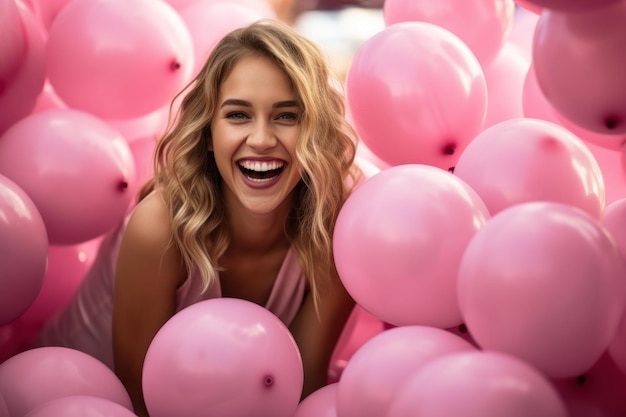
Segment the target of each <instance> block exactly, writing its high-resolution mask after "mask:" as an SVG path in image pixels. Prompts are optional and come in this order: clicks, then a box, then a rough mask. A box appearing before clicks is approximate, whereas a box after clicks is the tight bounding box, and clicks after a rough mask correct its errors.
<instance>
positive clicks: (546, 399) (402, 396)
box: [339, 351, 568, 417]
mask: <svg viewBox="0 0 626 417" xmlns="http://www.w3.org/2000/svg"><path fill="white" fill-rule="evenodd" d="M385 416H386V417H415V416H424V417H426V416H428V417H450V416H464V417H529V416H533V417H567V416H568V412H567V408H566V406H565V404H564V403H563V400H561V398H560V397H559V394H558V392H557V391H556V389H555V388H554V387H553V386H552V384H551V383H550V381H549V380H548V379H546V377H545V376H543V375H542V374H541V373H540V372H539V371H537V369H535V368H534V367H533V366H531V365H530V364H528V363H526V362H523V361H521V360H519V359H518V358H515V357H513V356H510V355H505V354H502V353H498V352H480V351H470V352H456V353H450V354H448V355H444V356H441V357H439V358H437V359H434V360H432V361H431V362H428V363H426V364H425V365H424V366H423V367H421V368H418V369H417V370H416V371H415V372H414V373H413V374H412V375H410V376H409V377H408V378H407V381H406V382H405V383H404V384H403V386H401V387H400V388H399V389H398V391H397V392H396V394H395V397H394V400H393V402H392V404H391V406H390V409H389V412H388V413H387V414H385ZM339 417H341V416H339Z"/></svg>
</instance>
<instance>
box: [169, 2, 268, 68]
mask: <svg viewBox="0 0 626 417" xmlns="http://www.w3.org/2000/svg"><path fill="white" fill-rule="evenodd" d="M180 15H181V17H182V18H183V20H184V21H185V24H186V25H187V28H188V29H189V32H190V33H191V38H192V40H193V45H194V51H195V53H194V62H195V65H194V70H193V73H194V74H197V73H198V72H199V71H200V69H202V67H203V66H204V63H205V61H206V60H207V58H208V57H209V54H210V53H211V51H212V50H213V48H214V47H215V45H216V44H217V42H218V41H219V40H220V39H221V38H222V37H224V35H226V34H227V33H228V32H230V31H232V30H235V29H238V28H240V27H244V26H247V25H249V24H250V23H252V22H254V21H256V20H259V19H261V18H269V17H271V16H272V15H269V14H268V15H262V14H260V12H259V11H257V10H255V9H253V8H251V7H248V6H246V5H244V4H242V3H241V2H229V3H227V2H225V1H216V0H199V1H195V2H193V3H191V4H189V5H187V6H186V7H184V8H182V9H181V10H180Z"/></svg>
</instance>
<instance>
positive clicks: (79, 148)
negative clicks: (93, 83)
mask: <svg viewBox="0 0 626 417" xmlns="http://www.w3.org/2000/svg"><path fill="white" fill-rule="evenodd" d="M0 173H1V174H3V175H5V176H7V177H8V178H10V179H11V180H13V181H14V182H15V183H16V184H18V185H19V186H20V187H21V188H22V189H23V190H24V191H25V192H26V193H27V194H28V195H29V196H30V197H31V198H32V200H33V202H34V203H35V205H36V206H37V208H38V209H39V212H40V213H41V217H42V218H43V220H44V223H45V225H46V229H47V231H48V238H49V240H50V244H51V245H70V244H77V243H82V242H85V241H87V240H91V239H93V238H96V237H98V236H100V235H102V234H104V233H106V232H107V231H109V230H111V229H112V228H113V227H114V226H116V225H117V224H118V223H119V222H120V221H121V220H122V219H123V218H124V216H125V215H126V213H127V210H128V207H129V206H130V203H131V201H132V198H133V197H134V190H135V166H134V160H133V155H132V153H131V151H130V148H129V146H128V143H127V142H126V140H125V139H124V138H123V137H122V136H121V134H120V133H119V132H117V131H116V130H115V129H113V128H112V127H110V126H109V125H108V124H107V123H105V122H104V121H102V120H100V119H99V118H97V117H95V116H93V115H91V114H89V113H85V112H82V111H78V110H71V109H60V110H47V111H42V112H40V113H36V114H32V115H30V116H28V117H25V118H24V119H22V120H20V121H19V122H18V123H16V124H15V125H13V126H12V127H11V128H10V129H9V130H8V131H7V132H6V133H5V134H4V135H2V136H1V137H0Z"/></svg>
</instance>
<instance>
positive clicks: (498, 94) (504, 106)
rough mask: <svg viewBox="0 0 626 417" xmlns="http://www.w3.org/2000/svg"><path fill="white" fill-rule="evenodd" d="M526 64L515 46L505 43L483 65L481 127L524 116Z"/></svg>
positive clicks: (527, 62)
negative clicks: (484, 109) (484, 90)
mask: <svg viewBox="0 0 626 417" xmlns="http://www.w3.org/2000/svg"><path fill="white" fill-rule="evenodd" d="M529 65H530V62H529V61H528V60H527V59H526V58H525V57H524V56H523V54H522V52H521V51H520V49H519V48H518V47H516V46H514V45H513V44H510V43H505V44H504V45H503V46H502V48H501V50H500V53H499V54H498V55H497V56H496V57H495V58H494V59H493V61H492V62H491V63H490V64H489V65H487V66H485V67H483V68H484V73H485V80H486V82H487V92H488V96H487V97H488V99H487V103H488V105H487V115H486V118H485V125H484V128H483V130H484V129H486V128H488V127H490V126H493V125H495V124H497V123H500V122H503V121H505V120H509V119H517V118H520V117H524V109H523V107H522V92H523V90H524V81H525V79H526V73H527V72H528V67H529Z"/></svg>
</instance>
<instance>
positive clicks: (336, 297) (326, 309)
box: [290, 280, 354, 399]
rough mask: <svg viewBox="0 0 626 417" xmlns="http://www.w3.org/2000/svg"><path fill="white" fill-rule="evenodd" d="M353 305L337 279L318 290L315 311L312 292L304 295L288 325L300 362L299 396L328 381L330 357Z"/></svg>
mask: <svg viewBox="0 0 626 417" xmlns="http://www.w3.org/2000/svg"><path fill="white" fill-rule="evenodd" d="M353 307H354V301H353V300H352V298H351V297H350V295H349V294H348V293H347V291H346V290H345V288H344V287H343V285H341V283H340V282H339V281H338V280H337V282H336V283H334V284H333V285H332V286H329V287H328V288H325V290H323V291H322V294H321V297H320V303H319V315H318V314H317V312H316V311H315V306H314V304H313V296H312V295H311V294H310V293H307V295H306V296H305V299H304V301H303V304H302V307H301V308H300V311H299V312H298V314H297V315H296V318H295V319H294V321H293V323H292V324H291V326H290V330H291V333H292V334H293V336H294V338H295V340H296V342H297V344H298V347H299V348H300V353H301V355H302V363H303V365H304V389H303V392H302V399H304V398H305V397H306V396H308V395H309V394H311V393H312V392H313V391H316V390H317V389H319V388H321V387H323V386H325V385H326V384H327V383H328V367H329V364H330V358H331V356H332V354H333V351H334V349H335V345H336V344H337V341H338V339H339V336H340V335H341V332H342V330H343V328H344V325H345V324H346V321H347V320H348V317H349V316H350V313H351V312H352V308H353Z"/></svg>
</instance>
